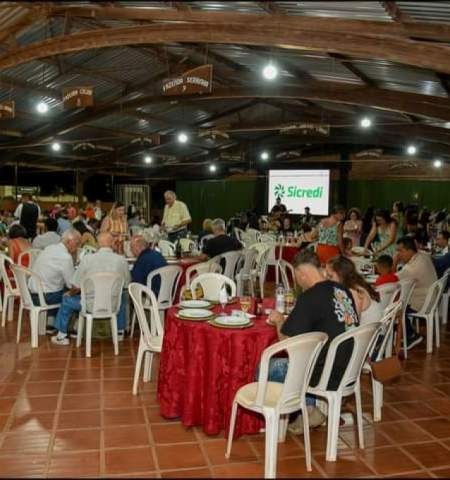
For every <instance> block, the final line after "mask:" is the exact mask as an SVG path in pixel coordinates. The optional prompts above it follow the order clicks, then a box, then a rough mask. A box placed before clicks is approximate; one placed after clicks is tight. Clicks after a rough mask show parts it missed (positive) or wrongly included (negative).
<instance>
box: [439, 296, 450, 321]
mask: <svg viewBox="0 0 450 480" xmlns="http://www.w3.org/2000/svg"><path fill="white" fill-rule="evenodd" d="M449 298H450V294H449V293H445V294H444V295H443V296H442V302H441V303H442V325H447V319H448V299H449Z"/></svg>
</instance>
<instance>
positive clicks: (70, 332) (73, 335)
mask: <svg viewBox="0 0 450 480" xmlns="http://www.w3.org/2000/svg"><path fill="white" fill-rule="evenodd" d="M68 335H69V337H70V338H77V335H78V333H77V332H76V331H75V330H70V331H69V333H68Z"/></svg>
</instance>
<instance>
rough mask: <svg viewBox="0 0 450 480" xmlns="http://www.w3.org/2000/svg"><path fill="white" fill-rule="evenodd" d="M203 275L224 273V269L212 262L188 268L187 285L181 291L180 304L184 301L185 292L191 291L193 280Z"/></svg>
mask: <svg viewBox="0 0 450 480" xmlns="http://www.w3.org/2000/svg"><path fill="white" fill-rule="evenodd" d="M202 273H222V267H221V266H220V265H219V264H218V263H215V262H212V261H211V260H209V261H207V262H202V263H196V264H194V265H191V266H190V267H188V268H187V269H186V271H185V279H186V281H185V284H184V286H183V288H181V290H180V299H179V301H180V302H181V301H182V296H183V292H184V290H186V289H189V290H190V288H191V281H192V279H193V278H194V277H196V276H197V275H201V274H202Z"/></svg>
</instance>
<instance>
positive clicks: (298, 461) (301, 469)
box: [277, 457, 321, 478]
mask: <svg viewBox="0 0 450 480" xmlns="http://www.w3.org/2000/svg"><path fill="white" fill-rule="evenodd" d="M277 477H279V478H299V477H300V478H320V477H321V474H320V472H319V471H318V470H317V468H316V466H315V465H314V464H313V465H312V471H311V472H308V470H307V469H306V461H305V457H297V458H284V459H279V460H278V464H277Z"/></svg>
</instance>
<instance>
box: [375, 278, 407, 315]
mask: <svg viewBox="0 0 450 480" xmlns="http://www.w3.org/2000/svg"><path fill="white" fill-rule="evenodd" d="M375 290H376V291H377V292H378V293H379V294H380V304H381V308H382V309H383V311H384V309H385V308H386V307H387V306H389V305H390V304H391V303H392V302H393V300H394V299H396V298H397V297H398V298H400V291H401V286H400V284H399V283H398V282H393V283H385V284H384V285H380V286H379V287H375Z"/></svg>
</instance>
